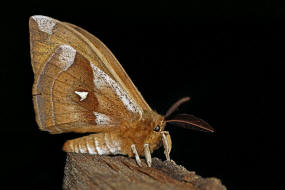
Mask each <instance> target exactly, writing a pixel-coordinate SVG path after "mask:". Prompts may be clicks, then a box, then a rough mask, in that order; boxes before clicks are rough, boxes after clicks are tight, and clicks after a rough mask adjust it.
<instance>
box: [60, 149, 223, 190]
mask: <svg viewBox="0 0 285 190" xmlns="http://www.w3.org/2000/svg"><path fill="white" fill-rule="evenodd" d="M142 164H143V167H139V166H138V165H137V164H136V162H135V160H134V159H133V158H128V157H125V156H93V155H88V154H76V153H68V154H67V161H66V165H65V171H64V174H65V175H64V184H63V188H64V189H65V190H77V189H78V190H79V189H80V190H90V189H106V190H109V189H110V190H117V189H118V190H119V189H120V190H122V189H123V190H138V189H148V190H160V189H163V190H170V189H177V190H180V189H181V190H182V189H189V190H226V187H225V186H223V185H222V184H221V182H220V180H219V179H217V178H202V177H200V176H198V175H196V174H195V172H193V171H191V172H190V171H187V170H186V169H185V168H184V167H183V166H179V165H176V164H175V162H174V161H161V160H160V159H158V158H153V159H152V167H151V168H149V167H147V165H146V164H145V160H144V159H142Z"/></svg>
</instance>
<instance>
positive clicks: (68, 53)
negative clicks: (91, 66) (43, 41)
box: [55, 45, 76, 71]
mask: <svg viewBox="0 0 285 190" xmlns="http://www.w3.org/2000/svg"><path fill="white" fill-rule="evenodd" d="M55 53H56V54H59V57H58V59H59V63H58V64H59V65H58V66H59V67H60V68H61V69H62V70H63V71H66V70H67V69H68V68H69V67H70V66H71V65H72V64H73V62H74V59H75V55H76V50H75V49H74V48H73V47H71V46H69V45H60V46H59V47H58V48H57V49H56V51H55Z"/></svg>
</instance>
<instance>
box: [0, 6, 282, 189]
mask: <svg viewBox="0 0 285 190" xmlns="http://www.w3.org/2000/svg"><path fill="white" fill-rule="evenodd" d="M4 9H7V10H8V12H7V13H6V14H3V15H2V19H1V20H2V21H1V32H2V33H3V34H2V36H1V42H2V43H1V45H2V48H3V49H2V51H1V52H2V53H1V67H0V79H1V81H0V82H1V83H0V84H1V93H0V100H1V108H2V109H1V117H0V123H1V128H0V134H1V163H0V164H1V172H0V174H1V180H3V182H6V183H7V184H9V185H10V187H9V189H14V188H15V187H21V188H26V187H27V188H30V189H33V188H37V189H60V188H61V185H62V178H63V169H64V163H65V153H63V152H62V151H61V148H62V144H63V143H64V141H65V140H67V139H69V138H70V137H69V135H65V134H63V135H50V134H48V133H46V132H41V131H40V130H39V129H38V127H37V125H36V122H35V118H34V111H33V105H32V94H31V91H32V90H31V89H32V84H33V73H32V67H31V64H30V54H29V31H28V19H29V16H31V15H35V14H42V15H47V16H50V17H53V18H56V19H58V20H61V21H66V22H70V23H73V24H75V25H78V26H80V27H82V28H84V29H86V30H87V31H89V32H90V33H92V34H94V35H95V36H97V37H98V38H99V39H101V40H102V41H103V42H104V43H105V44H106V45H107V46H108V47H109V48H110V49H111V51H112V52H113V53H114V54H115V56H116V57H117V58H118V60H119V61H120V63H121V64H122V66H123V67H124V68H125V70H126V72H127V73H128V74H129V76H130V77H131V79H132V80H133V82H134V83H135V85H136V86H137V87H138V89H139V90H140V92H141V93H142V94H143V96H144V98H145V99H146V101H147V102H148V103H149V105H150V106H151V107H152V108H153V109H154V110H157V111H158V112H159V113H161V114H164V113H165V111H166V110H167V108H168V107H169V106H170V105H171V104H172V103H173V102H175V101H176V100H177V99H179V98H181V97H184V96H191V98H192V99H191V101H190V102H189V103H187V104H185V105H183V106H182V107H181V108H180V109H179V112H181V113H182V112H186V113H191V114H194V115H196V116H198V117H200V118H203V119H204V120H206V121H208V122H209V123H210V124H211V125H212V126H213V127H214V128H215V129H216V133H214V134H207V133H201V132H196V131H190V130H189V131H188V130H185V129H182V128H177V127H168V128H167V130H169V131H170V134H171V137H172V141H173V150H172V153H171V157H172V159H173V160H175V161H176V163H178V164H181V165H184V166H185V167H186V168H187V169H189V170H194V171H196V172H197V173H198V174H199V175H202V176H203V177H211V176H215V177H218V178H220V179H221V180H222V182H223V184H225V185H226V186H227V187H228V189H234V190H236V189H257V188H261V187H264V188H266V187H267V188H268V187H271V188H273V186H274V187H277V186H278V185H279V184H281V182H282V181H281V180H282V173H283V172H282V168H281V166H282V162H283V160H282V158H281V154H282V153H284V138H283V135H284V134H283V133H282V128H283V127H284V124H283V122H282V119H283V118H284V95H285V94H284V92H283V89H284V79H285V77H284V74H285V73H284V69H283V65H284V62H285V55H284V44H285V29H284V27H283V26H284V24H285V17H284V15H285V14H284V13H285V9H284V6H283V5H282V4H281V3H279V2H275V1H258V2H257V3H255V2H250V3H249V2H246V1H245V2H240V1H239V3H235V2H232V1H225V2H217V1H209V2H207V1H199V3H198V2H196V3H193V2H192V3H188V4H186V3H183V4H182V3H180V2H175V3H170V2H168V1H157V2H155V3H149V4H145V3H144V4H142V3H134V2H133V3H122V2H117V3H113V2H108V3H102V2H98V1H92V3H91V2H89V3H87V2H84V1H77V2H71V1H69V2H62V1H58V2H51V1H46V2H42V1H41V2H39V1H38V2H34V3H27V2H26V3H25V4H23V5H20V4H17V3H15V4H14V5H12V6H7V7H6V6H4V7H2V10H4ZM2 13H3V12H2ZM154 156H158V157H159V158H162V159H164V156H163V154H162V150H158V151H157V152H155V153H154Z"/></svg>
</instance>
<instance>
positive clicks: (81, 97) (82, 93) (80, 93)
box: [74, 91, 88, 101]
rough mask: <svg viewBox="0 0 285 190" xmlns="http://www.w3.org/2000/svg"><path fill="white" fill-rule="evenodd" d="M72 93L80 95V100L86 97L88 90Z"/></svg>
mask: <svg viewBox="0 0 285 190" xmlns="http://www.w3.org/2000/svg"><path fill="white" fill-rule="evenodd" d="M74 93H75V94H77V95H78V96H79V97H80V101H83V100H85V99H86V98H87V95H88V92H79V91H74Z"/></svg>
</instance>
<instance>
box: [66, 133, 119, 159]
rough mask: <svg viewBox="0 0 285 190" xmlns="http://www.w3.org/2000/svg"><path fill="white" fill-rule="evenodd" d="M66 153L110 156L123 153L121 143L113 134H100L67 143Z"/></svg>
mask: <svg viewBox="0 0 285 190" xmlns="http://www.w3.org/2000/svg"><path fill="white" fill-rule="evenodd" d="M63 150H64V151H65V152H76V153H88V154H94V155H110V154H113V155H115V154H120V153H121V143H120V141H119V140H118V139H117V138H115V136H114V134H112V133H98V134H91V135H88V136H84V137H80V138H76V139H72V140H69V141H66V143H65V144H64V146H63Z"/></svg>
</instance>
